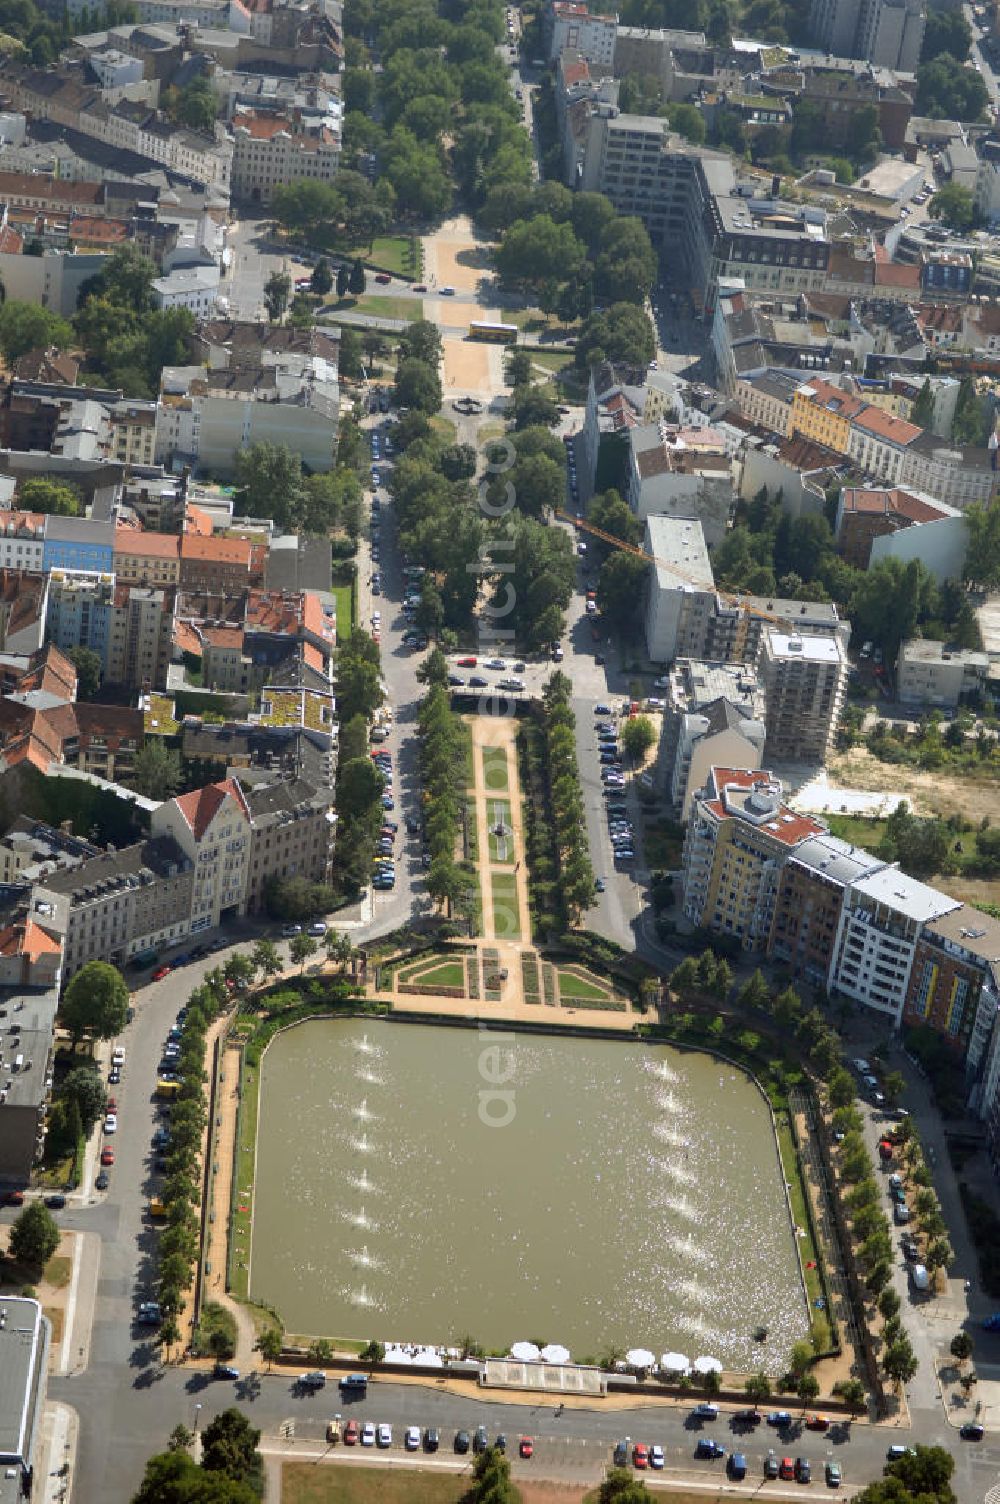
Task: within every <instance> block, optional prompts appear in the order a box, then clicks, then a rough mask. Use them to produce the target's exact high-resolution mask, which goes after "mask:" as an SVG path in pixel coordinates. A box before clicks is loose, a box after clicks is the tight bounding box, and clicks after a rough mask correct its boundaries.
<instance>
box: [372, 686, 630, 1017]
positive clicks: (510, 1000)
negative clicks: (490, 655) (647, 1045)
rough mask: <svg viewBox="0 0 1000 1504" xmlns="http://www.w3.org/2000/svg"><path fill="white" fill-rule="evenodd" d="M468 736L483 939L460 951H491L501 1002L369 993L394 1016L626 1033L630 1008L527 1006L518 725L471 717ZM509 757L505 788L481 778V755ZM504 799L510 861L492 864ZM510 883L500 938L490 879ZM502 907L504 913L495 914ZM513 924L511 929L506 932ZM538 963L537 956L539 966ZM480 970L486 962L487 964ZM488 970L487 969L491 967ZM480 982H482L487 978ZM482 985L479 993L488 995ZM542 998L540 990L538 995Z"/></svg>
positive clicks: (528, 949) (392, 990)
mask: <svg viewBox="0 0 1000 1504" xmlns="http://www.w3.org/2000/svg"><path fill="white" fill-rule="evenodd" d="M468 724H469V727H470V730H471V733H472V779H473V786H472V790H471V792H472V795H473V804H474V809H475V819H476V850H477V860H476V866H477V871H478V874H479V892H480V900H481V904H482V920H481V934H480V935H479V936H478V937H477V938H475V939H473V940H471V941H463V942H462V943H463V946H465V947H468V946H470V945H471V947H472V948H473V949H474V950H477V951H479V952H480V953H481V952H483V951H492V952H494V953H495V955H496V956H497V958H498V961H497V966H496V970H498V971H500V972H504V971H505V972H506V973H507V975H506V979H505V980H504V981H503V982H502V983H501V993H502V995H501V998H500V999H499V1000H498V1001H496V1002H490V1001H488V1000H487V999H485V998H484V997H483V998H468V997H466V998H447V997H426V996H420V995H416V994H412V993H407V992H403V991H400V990H399V989H398V988H397V987H395V986H393V987H389V988H385V987H382V988H379V990H378V992H377V993H376V992H375V991H374V987H373V989H372V995H373V996H377V997H378V998H379V999H381V1000H387V999H391V1002H392V1007H393V1011H394V1012H399V1013H426V1012H428V1011H433V1012H434V1013H440V1014H443V1015H445V1016H448V1017H454V1018H495V1019H498V1020H500V1021H503V1022H510V1023H519V1022H527V1023H534V1024H537V1023H539V1022H541V1021H542V1020H544V1022H545V1024H546V1026H549V1025H552V1024H556V1025H559V1026H563V1027H565V1028H568V1029H572V1028H578V1027H579V1026H580V1024H581V1022H585V1023H586V1025H587V1027H588V1028H593V1029H615V1030H618V1031H620V1032H622V1033H630V1032H631V1030H632V1028H633V1027H634V1024H635V1014H634V1013H633V1011H632V1009H631V1007H629V1008H626V1009H625V1010H624V1011H621V1010H618V1009H610V1008H609V1009H603V1008H590V1007H588V1008H586V1009H582V1008H581V1009H577V1008H573V1007H565V1006H562V1005H559V1004H558V1003H557V1005H556V1006H555V1007H551V1006H546V1004H545V1003H544V1001H543V1002H541V1003H539V1002H528V1000H527V998H526V997H525V992H524V977H523V974H522V970H521V958H522V956H523V955H525V954H531V955H537V953H536V951H535V947H534V945H533V944H532V939H531V909H530V905H529V899H528V864H527V861H526V859H525V842H524V795H523V793H522V791H521V787H520V780H519V778H518V769H517V741H516V731H517V728H516V723H515V722H514V721H512V720H510V719H509V718H498V719H493V718H491V717H489V716H474V717H472V718H471V719H470V720H469V722H468ZM501 752H502V753H503V754H504V756H505V757H506V769H507V777H506V786H504V780H503V779H502V778H494V779H492V780H491V781H490V782H489V783H487V779H486V770H485V766H484V754H486V756H487V757H490V758H491V760H492V759H495V761H496V762H497V763H499V756H498V753H501ZM501 800H502V801H504V803H505V805H506V806H507V808H508V809H509V812H510V814H509V821H510V834H509V835H508V837H507V841H508V845H509V855H510V858H511V859H510V860H509V861H506V862H497V861H493V860H492V859H491V856H490V829H491V827H493V826H495V825H496V819H495V814H494V810H493V807H492V806H493V802H494V801H497V802H499V801H501ZM501 874H502V875H503V876H505V877H507V878H512V879H513V883H514V893H513V895H512V897H511V908H510V911H509V912H510V915H511V918H512V919H513V920H515V921H516V928H517V931H518V933H517V935H516V936H515V935H513V934H512V935H509V936H506V937H505V936H504V935H503V934H498V932H497V924H496V919H497V911H496V910H495V908H494V878H495V877H496V876H497V875H501ZM503 912H504V910H503V908H501V910H500V913H501V915H502V914H503ZM514 927H515V926H514V924H511V926H510V928H511V929H513V928H514ZM541 965H542V959H541V957H538V966H539V968H541ZM484 966H485V963H484ZM491 969H492V968H491ZM484 980H485V977H484ZM485 990H486V989H485V987H484V988H482V991H483V992H485ZM543 997H544V990H543Z"/></svg>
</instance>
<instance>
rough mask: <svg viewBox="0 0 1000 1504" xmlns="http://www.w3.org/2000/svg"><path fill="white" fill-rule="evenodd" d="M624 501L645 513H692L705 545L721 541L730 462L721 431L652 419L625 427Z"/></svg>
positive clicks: (728, 506) (728, 509) (729, 502)
mask: <svg viewBox="0 0 1000 1504" xmlns="http://www.w3.org/2000/svg"><path fill="white" fill-rule="evenodd" d="M628 437H629V472H628V483H627V494H626V500H627V501H628V504H629V506H630V507H631V508H632V510H633V512H634V513H635V515H636V516H637V517H638V519H639V521H640V522H645V520H646V518H647V517H650V516H660V517H686V518H693V517H696V518H697V519H698V520H699V522H700V523H701V526H702V531H703V534H704V538H705V543H706V545H707V546H708V547H709V548H712V547H714V546H715V545H716V544H718V543H721V542H722V540H723V538H724V537H725V534H726V528H727V527H728V524H729V519H730V516H731V515H732V510H733V501H734V498H733V465H732V460H731V459H730V457H729V454H728V452H727V450H726V444H725V440H724V439H723V437H722V435H721V434H719V433H717V432H716V431H715V430H714V429H712V428H709V427H707V426H704V427H693V426H691V425H682V424H677V423H673V424H668V423H663V422H661V423H655V424H645V425H643V426H642V427H641V428H633V429H631V430H630V432H629V435H628Z"/></svg>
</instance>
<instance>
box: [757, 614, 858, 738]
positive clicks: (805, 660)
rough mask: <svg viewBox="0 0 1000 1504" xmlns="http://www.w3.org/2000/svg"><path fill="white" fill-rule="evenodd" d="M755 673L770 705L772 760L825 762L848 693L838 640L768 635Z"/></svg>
mask: <svg viewBox="0 0 1000 1504" xmlns="http://www.w3.org/2000/svg"><path fill="white" fill-rule="evenodd" d="M757 668H758V673H759V675H760V680H761V683H762V685H763V687H764V694H765V696H766V700H767V712H766V722H765V724H766V727H767V745H766V751H765V755H766V756H767V758H768V760H769V761H770V762H798V763H817V764H823V763H825V762H826V760H827V757H828V756H829V753H830V752H831V750H832V748H833V744H834V739H835V737H836V734H837V727H838V725H839V723H840V715H841V711H842V709H843V703H844V694H845V692H846V688H847V670H848V662H847V654H846V653H845V651H844V645H843V643H842V642H841V640H840V638H839V637H834V636H831V637H803V636H799V635H789V634H788V633H786V632H778V631H766V632H765V633H764V636H763V640H762V643H761V649H760V656H759V658H758V664H757Z"/></svg>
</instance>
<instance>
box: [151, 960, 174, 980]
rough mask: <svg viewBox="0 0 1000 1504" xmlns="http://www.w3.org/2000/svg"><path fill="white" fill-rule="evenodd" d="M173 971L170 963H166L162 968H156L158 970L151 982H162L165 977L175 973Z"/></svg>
mask: <svg viewBox="0 0 1000 1504" xmlns="http://www.w3.org/2000/svg"><path fill="white" fill-rule="evenodd" d="M173 969H174V968H173V967H172V966H171V965H170V963H169V962H167V961H164V963H163V965H162V966H158V967H157V968H156V970H155V971H154V972H153V975H152V977H151V978H150V980H151V981H153V982H162V981H163V978H164V977H168V976H169V975H170V973H171V972H172V971H173Z"/></svg>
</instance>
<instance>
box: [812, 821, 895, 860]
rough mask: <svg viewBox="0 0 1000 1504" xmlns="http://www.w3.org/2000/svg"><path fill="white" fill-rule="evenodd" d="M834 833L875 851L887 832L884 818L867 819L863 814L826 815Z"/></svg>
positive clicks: (856, 844) (866, 849) (855, 844)
mask: <svg viewBox="0 0 1000 1504" xmlns="http://www.w3.org/2000/svg"><path fill="white" fill-rule="evenodd" d="M823 818H824V819H825V820H826V822H827V824H828V825H829V827H830V832H831V834H832V835H835V836H839V837H840V839H841V840H842V841H850V842H851V843H852V845H854V846H861V847H863V848H864V850H865V851H875V850H876V848H877V847H878V845H879V843H880V841H881V840H882V837H883V835H884V834H885V821H884V820H866V819H865V817H864V816H863V815H825V816H824V817H823Z"/></svg>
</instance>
